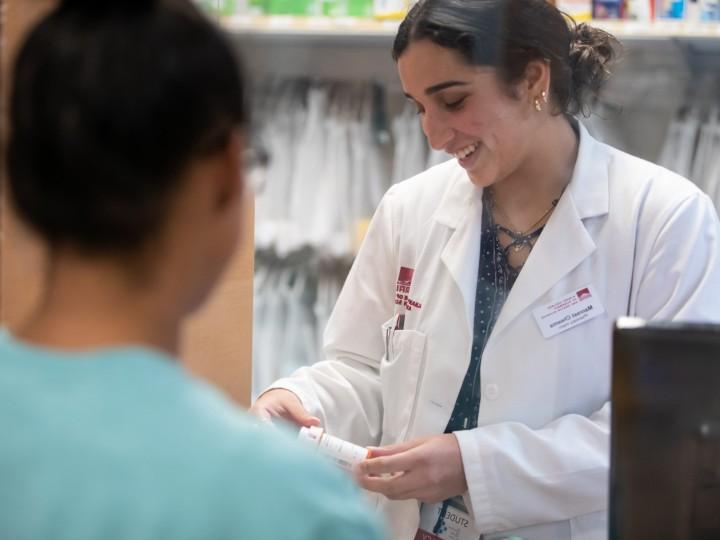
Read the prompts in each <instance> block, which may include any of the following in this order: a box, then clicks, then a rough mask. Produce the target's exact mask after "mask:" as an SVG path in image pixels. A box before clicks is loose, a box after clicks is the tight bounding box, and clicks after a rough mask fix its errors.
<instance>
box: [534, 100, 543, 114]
mask: <svg viewBox="0 0 720 540" xmlns="http://www.w3.org/2000/svg"><path fill="white" fill-rule="evenodd" d="M535 110H536V111H537V112H542V105H540V100H539V99H538V98H535Z"/></svg>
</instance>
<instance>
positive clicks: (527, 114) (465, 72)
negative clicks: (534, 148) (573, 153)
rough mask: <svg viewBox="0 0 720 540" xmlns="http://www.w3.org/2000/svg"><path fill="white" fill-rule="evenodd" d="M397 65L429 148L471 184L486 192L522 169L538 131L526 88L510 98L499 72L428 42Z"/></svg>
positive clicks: (520, 85) (411, 47)
mask: <svg viewBox="0 0 720 540" xmlns="http://www.w3.org/2000/svg"><path fill="white" fill-rule="evenodd" d="M397 64H398V71H399V73H400V79H401V81H402V85H403V89H404V91H405V94H406V95H407V96H408V98H409V99H410V100H412V101H413V102H414V103H415V104H416V105H417V107H418V113H419V114H420V117H421V120H422V127H423V130H424V131H425V135H426V136H427V138H428V142H429V143H430V146H432V147H433V148H435V149H437V150H444V151H445V152H447V153H449V154H452V155H454V156H455V157H456V158H457V159H458V162H459V163H460V165H461V166H462V167H463V168H464V169H465V170H467V172H468V175H469V177H470V179H471V180H472V181H473V183H475V184H476V185H479V186H483V187H486V186H489V185H492V184H494V183H495V182H498V181H500V180H502V179H504V178H506V177H508V176H509V175H511V174H513V173H514V172H515V171H517V170H518V168H520V166H521V164H522V163H523V162H524V160H525V159H526V157H527V156H528V155H529V153H530V148H531V145H532V141H533V138H534V137H535V136H536V134H535V132H536V130H537V111H535V109H534V107H533V105H532V104H533V101H532V96H531V94H530V93H529V91H528V87H527V85H526V84H524V83H523V82H520V83H518V84H517V85H516V86H515V87H514V88H513V93H514V94H515V95H511V92H510V91H509V90H508V87H507V86H506V85H504V84H503V83H502V81H501V80H500V79H499V78H498V75H497V71H496V70H495V68H492V67H487V66H473V65H469V64H468V63H467V62H465V61H464V59H463V58H462V56H460V54H459V53H457V52H456V51H454V50H451V49H447V48H444V47H441V46H439V45H436V44H435V43H432V42H431V41H429V40H421V41H416V42H413V43H411V44H410V45H409V46H408V48H407V49H406V50H405V51H404V52H403V54H402V56H400V58H399V59H398V62H397Z"/></svg>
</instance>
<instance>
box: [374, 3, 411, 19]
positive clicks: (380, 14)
mask: <svg viewBox="0 0 720 540" xmlns="http://www.w3.org/2000/svg"><path fill="white" fill-rule="evenodd" d="M409 7H410V3H409V2H408V0H374V2H373V14H374V15H375V17H377V18H378V19H402V18H403V17H405V14H406V13H407V11H408V8H409Z"/></svg>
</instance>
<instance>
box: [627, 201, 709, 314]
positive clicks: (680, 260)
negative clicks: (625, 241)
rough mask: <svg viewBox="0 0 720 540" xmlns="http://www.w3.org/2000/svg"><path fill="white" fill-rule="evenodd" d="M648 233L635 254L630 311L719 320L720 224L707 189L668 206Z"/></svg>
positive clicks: (632, 312)
mask: <svg viewBox="0 0 720 540" xmlns="http://www.w3.org/2000/svg"><path fill="white" fill-rule="evenodd" d="M648 236H649V238H651V239H653V241H652V242H648V245H647V246H645V247H644V248H643V247H642V246H641V248H640V250H639V252H638V254H637V255H636V263H635V275H634V276H633V288H632V289H633V290H632V296H631V299H630V315H633V316H636V317H641V318H643V319H647V320H651V319H656V320H678V321H680V320H682V321H702V322H713V321H720V302H718V299H720V224H718V217H717V213H716V212H715V208H714V207H713V204H712V202H711V201H710V199H709V198H708V197H707V195H705V194H703V193H700V192H696V193H694V194H693V195H692V196H690V197H688V198H687V199H685V200H683V201H682V202H681V203H680V204H679V205H677V207H675V208H671V209H669V210H668V212H667V215H666V216H664V217H663V219H660V220H658V223H657V225H655V226H654V227H652V228H651V229H650V230H649V231H648Z"/></svg>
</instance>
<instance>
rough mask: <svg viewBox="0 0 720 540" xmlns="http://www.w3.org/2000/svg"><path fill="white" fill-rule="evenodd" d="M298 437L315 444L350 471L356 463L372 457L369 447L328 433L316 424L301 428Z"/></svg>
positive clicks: (319, 450)
mask: <svg viewBox="0 0 720 540" xmlns="http://www.w3.org/2000/svg"><path fill="white" fill-rule="evenodd" d="M298 439H299V440H301V441H305V442H306V443H309V444H311V445H313V446H315V448H316V449H317V451H318V452H320V453H321V454H323V455H325V456H327V457H329V458H330V459H331V460H332V461H334V462H335V463H336V464H337V465H339V466H340V467H342V468H343V469H345V470H348V471H349V470H351V469H352V467H353V465H355V464H356V463H360V462H361V461H363V460H365V459H367V458H369V457H370V451H369V450H368V449H367V448H363V447H362V446H358V445H356V444H352V443H350V442H347V441H344V440H342V439H339V438H337V437H333V436H332V435H328V434H327V433H325V430H324V429H322V428H319V427H316V426H312V427H304V428H300V433H299V434H298Z"/></svg>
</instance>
